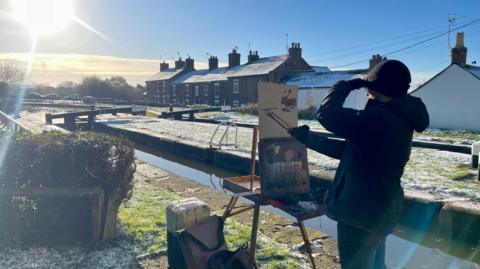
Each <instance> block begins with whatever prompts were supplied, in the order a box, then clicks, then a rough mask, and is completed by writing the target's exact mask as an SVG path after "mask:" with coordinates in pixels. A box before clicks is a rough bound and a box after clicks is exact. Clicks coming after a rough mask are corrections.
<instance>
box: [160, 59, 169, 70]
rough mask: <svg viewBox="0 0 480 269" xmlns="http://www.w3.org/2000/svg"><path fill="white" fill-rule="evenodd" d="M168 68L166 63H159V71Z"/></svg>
mask: <svg viewBox="0 0 480 269" xmlns="http://www.w3.org/2000/svg"><path fill="white" fill-rule="evenodd" d="M167 69H168V63H166V62H165V61H163V63H160V72H162V71H165V70H167Z"/></svg>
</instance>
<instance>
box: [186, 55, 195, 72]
mask: <svg viewBox="0 0 480 269" xmlns="http://www.w3.org/2000/svg"><path fill="white" fill-rule="evenodd" d="M185 70H187V71H193V70H195V64H194V61H193V59H192V58H190V56H188V58H187V59H185Z"/></svg>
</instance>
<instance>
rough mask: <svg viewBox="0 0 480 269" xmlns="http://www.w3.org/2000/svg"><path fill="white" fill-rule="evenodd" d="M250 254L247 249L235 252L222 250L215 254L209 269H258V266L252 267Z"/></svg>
mask: <svg viewBox="0 0 480 269" xmlns="http://www.w3.org/2000/svg"><path fill="white" fill-rule="evenodd" d="M251 257H252V256H251V255H250V252H249V251H248V248H247V247H241V248H238V249H237V250H235V251H229V250H222V251H219V252H217V253H215V254H214V255H213V256H211V257H210V259H209V260H208V266H209V267H208V269H257V265H256V264H253V268H252V267H251V266H250V259H251Z"/></svg>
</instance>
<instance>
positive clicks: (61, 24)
mask: <svg viewBox="0 0 480 269" xmlns="http://www.w3.org/2000/svg"><path fill="white" fill-rule="evenodd" d="M10 2H11V3H12V6H13V10H14V12H15V17H16V19H17V20H18V21H19V22H21V23H22V24H23V25H24V26H25V28H26V29H27V30H28V31H29V32H30V33H31V34H32V35H36V36H38V35H47V34H53V33H56V32H59V31H61V30H63V29H64V28H65V27H66V26H67V25H68V24H69V23H70V22H71V21H72V20H73V18H74V5H73V0H11V1H10Z"/></svg>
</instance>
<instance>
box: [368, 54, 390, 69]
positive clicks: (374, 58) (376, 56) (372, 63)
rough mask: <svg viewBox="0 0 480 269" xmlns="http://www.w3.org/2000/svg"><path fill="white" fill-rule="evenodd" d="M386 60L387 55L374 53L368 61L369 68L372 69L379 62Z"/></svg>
mask: <svg viewBox="0 0 480 269" xmlns="http://www.w3.org/2000/svg"><path fill="white" fill-rule="evenodd" d="M385 60H387V57H383V58H382V56H381V55H380V54H374V55H372V59H370V60H369V61H368V70H372V68H374V67H375V66H376V65H377V64H379V63H380V62H382V61H385Z"/></svg>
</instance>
